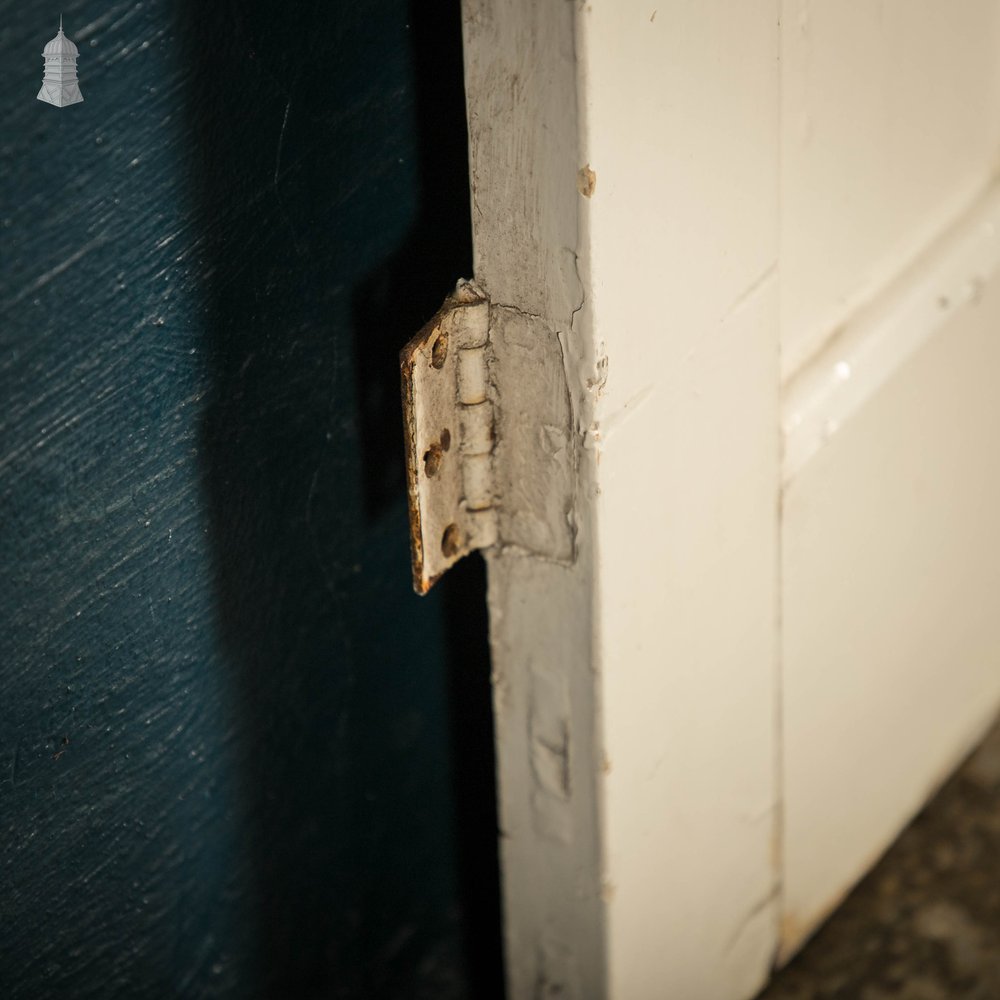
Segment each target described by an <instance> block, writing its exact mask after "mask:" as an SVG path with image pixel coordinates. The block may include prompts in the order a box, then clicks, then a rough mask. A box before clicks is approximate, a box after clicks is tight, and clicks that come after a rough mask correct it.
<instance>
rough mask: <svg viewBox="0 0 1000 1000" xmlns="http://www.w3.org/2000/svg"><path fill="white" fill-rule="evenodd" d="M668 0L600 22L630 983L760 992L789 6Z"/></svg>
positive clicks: (619, 747) (599, 437) (611, 790)
mask: <svg viewBox="0 0 1000 1000" xmlns="http://www.w3.org/2000/svg"><path fill="white" fill-rule="evenodd" d="M652 12H653V8H652V7H651V6H650V5H648V4H645V3H637V2H626V3H615V4H593V5H592V7H588V8H587V11H586V13H584V14H583V15H582V16H581V18H580V21H579V27H580V30H581V42H582V44H581V48H580V52H581V55H580V60H581V64H582V65H584V66H586V74H585V76H584V77H583V83H582V91H583V99H584V105H583V106H584V108H585V112H586V114H585V122H586V135H585V138H584V142H583V148H582V151H581V157H580V160H581V163H583V162H587V163H589V164H590V165H591V167H592V168H593V170H594V171H595V173H596V178H597V182H596V189H595V192H594V195H593V197H592V198H590V199H589V200H588V201H586V202H585V205H584V212H585V214H584V220H585V225H586V230H585V232H586V234H587V237H588V244H589V254H588V255H587V259H588V261H589V267H588V270H587V272H586V273H587V276H588V283H589V287H590V288H591V289H592V295H591V296H590V297H588V300H587V302H586V303H585V305H584V315H585V317H586V321H587V322H588V323H589V326H590V331H591V336H593V338H594V339H595V341H596V342H597V343H598V344H600V345H601V348H600V349H601V353H602V354H603V355H605V356H606V357H607V365H606V381H605V383H604V385H603V387H602V388H601V390H600V393H599V396H600V398H599V400H598V403H597V412H596V424H595V426H594V428H593V429H592V432H591V437H592V440H593V447H595V448H596V450H597V452H598V455H599V472H598V483H599V487H600V495H599V497H598V500H597V509H596V525H595V530H596V535H597V550H598V567H599V569H598V575H597V578H596V580H595V603H596V612H597V621H598V634H599V645H598V663H599V667H600V678H599V691H600V704H601V706H602V722H603V734H604V746H605V751H604V752H605V754H606V755H607V758H608V774H607V777H606V779H605V782H604V807H605V808H604V815H603V823H604V826H603V836H604V861H605V880H606V882H607V884H608V893H607V896H608V905H607V921H608V932H607V933H608V944H607V949H608V955H609V968H610V995H611V996H614V997H622V998H630V997H636V998H643V997H650V998H652V997H659V996H675V997H687V998H695V997H706V998H707V997H735V996H748V995H750V993H752V992H753V990H754V988H755V987H756V986H757V985H758V984H759V983H761V982H762V980H763V979H764V977H765V976H766V974H767V970H768V967H769V964H770V960H771V951H772V947H773V941H774V926H775V922H776V898H775V888H776V872H775V870H774V865H773V856H774V836H775V818H776V812H775V805H776V797H777V788H776V776H775V755H776V734H777V727H776V716H775V669H776V645H775V644H776V632H775V629H776V621H777V614H778V610H777V527H778V520H777V519H778V495H777V468H778V466H777V463H778V446H779V442H778V433H777V427H776V421H777V419H778V409H777V354H778V347H777V304H778V300H777V288H776V284H775V280H774V264H775V258H776V254H777V224H776V221H777V184H776V172H777V153H778V146H777V142H778V118H777V86H778V61H777V55H778V30H777V6H776V4H770V5H768V4H739V5H734V4H732V3H730V2H726V0H720V2H703V3H698V4H686V3H667V4H659V5H658V7H657V10H656V16H655V18H652ZM768 12H770V16H767V14H768ZM612 40H613V41H612Z"/></svg>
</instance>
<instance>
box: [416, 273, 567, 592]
mask: <svg viewBox="0 0 1000 1000" xmlns="http://www.w3.org/2000/svg"><path fill="white" fill-rule="evenodd" d="M400 366H401V368H402V375H403V411H404V424H405V430H406V466H407V482H408V487H409V502H410V547H411V551H412V553H413V586H414V589H415V590H416V591H417V593H418V594H426V593H427V591H428V590H430V588H431V587H432V586H433V584H434V582H435V581H436V580H437V579H438V578H439V577H440V576H441V574H442V573H444V572H445V570H447V569H448V567H449V566H451V565H452V564H453V563H455V562H457V561H458V560H459V559H461V558H462V556H464V555H466V554H467V553H469V552H471V551H472V550H473V549H485V548H490V547H492V546H502V547H504V548H505V549H508V550H510V551H512V552H513V551H517V552H521V553H527V554H531V555H536V556H541V557H542V558H545V559H549V560H555V561H559V562H570V561H572V559H573V558H574V556H575V551H576V514H575V509H574V501H575V492H574V491H575V484H576V482H577V475H576V464H577V458H578V456H577V449H578V447H579V438H580V435H578V434H577V433H576V432H575V430H574V423H573V416H572V406H571V403H570V394H569V389H568V386H567V380H566V370H565V365H564V359H563V349H562V342H561V340H560V335H559V331H558V330H557V329H556V328H555V327H554V326H553V325H552V324H550V323H549V322H547V321H546V320H545V319H544V318H543V317H541V316H537V315H535V314H533V313H530V312H525V311H524V310H521V309H518V308H517V307H515V306H510V305H499V304H498V303H496V302H491V301H490V299H489V298H488V296H487V295H486V293H485V292H484V291H483V290H482V289H481V288H480V287H479V286H477V285H475V284H474V283H473V282H470V281H461V282H459V284H458V287H457V288H456V290H455V292H454V293H453V294H452V295H451V296H449V297H448V298H447V299H446V300H445V303H444V305H443V306H442V307H441V309H440V310H439V311H438V313H437V315H436V316H435V317H434V318H433V319H432V320H431V321H430V322H429V323H428V324H427V325H426V326H425V327H424V328H423V329H422V330H421V331H420V332H419V333H418V334H417V335H416V336H415V337H414V338H413V340H411V341H410V342H409V343H408V344H407V345H406V347H405V348H403V352H402V354H401V356H400Z"/></svg>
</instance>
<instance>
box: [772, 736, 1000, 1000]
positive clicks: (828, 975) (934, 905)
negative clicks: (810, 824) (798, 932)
mask: <svg viewBox="0 0 1000 1000" xmlns="http://www.w3.org/2000/svg"><path fill="white" fill-rule="evenodd" d="M890 998H892V1000H1000V725H998V726H996V727H995V728H994V729H993V730H992V732H991V733H990V735H989V736H988V737H987V739H986V741H985V742H984V743H983V744H982V745H981V746H980V748H979V749H978V750H977V751H976V752H975V753H974V754H973V755H972V756H971V757H970V758H969V759H968V760H967V761H966V762H965V764H964V765H963V766H962V767H961V768H960V769H959V771H958V772H957V773H956V774H955V775H954V776H953V777H952V778H951V779H950V780H949V781H948V783H947V784H946V785H945V786H944V787H943V788H942V789H941V791H940V792H939V793H938V794H937V795H936V796H935V797H934V798H933V799H932V800H931V802H929V803H928V804H927V805H926V806H925V807H924V809H923V810H922V811H921V812H920V814H919V815H918V816H917V817H916V819H915V820H914V821H913V823H912V824H911V825H910V826H909V827H908V828H907V829H906V830H905V831H904V832H903V834H902V835H901V836H900V838H899V840H898V841H897V842H896V843H895V844H894V845H893V847H892V848H891V849H890V850H889V852H888V853H887V854H886V855H885V857H884V858H883V859H882V860H881V861H880V862H879V864H878V866H877V867H876V868H875V869H874V870H873V871H872V872H871V873H870V874H869V875H868V876H867V877H866V878H865V879H864V880H863V881H862V882H861V883H860V884H859V885H858V886H857V888H856V889H855V890H854V892H853V893H852V894H851V895H850V896H849V897H848V899H847V900H846V901H845V902H844V904H843V906H842V907H841V908H840V909H839V910H837V912H836V913H835V914H834V915H833V916H832V917H831V918H830V920H829V921H828V922H827V923H826V925H825V926H824V927H823V928H821V929H820V930H819V931H818V932H817V934H816V935H815V937H813V939H812V940H811V941H810V942H809V943H808V944H807V945H806V947H805V948H804V949H803V950H802V951H801V952H800V953H799V955H798V956H797V957H796V958H795V959H793V961H792V962H791V963H790V964H789V965H788V966H787V967H786V968H784V969H782V970H781V971H780V972H778V973H777V974H776V975H775V977H774V979H773V980H772V982H771V984H770V986H769V987H768V988H767V989H766V990H765V991H764V993H763V994H761V997H760V1000H890Z"/></svg>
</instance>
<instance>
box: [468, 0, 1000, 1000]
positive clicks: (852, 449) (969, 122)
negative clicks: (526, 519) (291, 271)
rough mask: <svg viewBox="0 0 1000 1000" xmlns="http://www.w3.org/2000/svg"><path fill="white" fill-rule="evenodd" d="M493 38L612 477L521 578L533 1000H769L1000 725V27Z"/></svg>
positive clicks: (514, 700) (513, 641)
mask: <svg viewBox="0 0 1000 1000" xmlns="http://www.w3.org/2000/svg"><path fill="white" fill-rule="evenodd" d="M464 21H465V44H466V81H467V93H468V103H469V125H470V152H471V170H472V195H473V222H474V236H475V247H476V273H475V277H476V280H477V282H478V283H479V285H480V286H481V287H482V288H483V289H484V290H485V291H486V293H487V294H488V295H489V296H490V298H491V300H492V302H493V303H494V305H501V306H507V307H510V309H511V310H515V311H516V312H517V314H518V315H520V316H524V317H531V318H533V319H532V321H537V323H538V324H540V326H539V327H538V328H544V329H546V330H551V331H554V335H555V336H557V337H558V341H559V345H560V348H561V354H562V361H563V369H564V375H565V389H566V391H567V392H568V395H569V399H570V402H571V407H572V415H573V422H572V427H571V433H570V434H569V436H568V438H567V437H566V436H565V435H564V436H560V435H558V434H555V435H554V434H553V433H552V429H551V428H546V427H543V426H539V427H538V438H539V447H540V448H546V447H547V448H550V450H558V451H559V452H560V455H561V459H560V461H561V463H562V467H565V466H566V461H567V459H566V456H567V455H568V456H569V464H570V465H571V467H572V468H573V469H574V470H575V471H574V475H575V479H576V482H575V489H574V492H573V495H572V498H571V502H570V503H568V504H566V505H565V506H554V507H553V508H552V509H550V510H549V512H548V518H549V521H550V523H549V524H548V525H545V524H540V525H533V526H531V527H532V531H533V532H534V534H533V535H532V537H542V536H544V534H545V529H546V528H547V529H550V533H551V534H552V536H553V537H555V536H559V535H560V533H565V530H566V526H567V524H568V525H569V526H570V528H571V530H572V534H573V546H572V553H571V554H569V555H563V556H553V555H552V554H551V553H549V554H546V553H544V552H541V553H540V552H539V551H537V550H535V549H533V548H532V547H531V546H530V545H529V546H525V545H520V544H501V545H500V546H498V547H496V548H494V549H492V550H490V552H489V553H488V559H489V564H490V610H491V619H492V625H491V627H492V643H493V653H494V662H495V692H496V698H495V700H496V716H497V739H498V759H499V768H500V775H499V782H500V801H501V823H502V839H501V852H502V854H501V856H502V863H503V870H504V896H505V912H506V934H507V962H508V980H509V992H510V995H511V997H512V1000H520V998H522V997H545V996H557V995H558V996H566V997H581V998H582V997H587V998H591V997H592V998H605V997H613V998H616V1000H643V998H657V1000H663V998H677V1000H702V998H718V1000H736V998H746V997H749V996H751V995H753V994H754V993H755V992H756V991H757V989H759V987H760V986H761V985H762V983H763V982H764V980H765V979H766V977H767V975H768V973H769V970H770V969H771V967H772V963H773V962H774V961H776V960H778V961H780V960H782V959H784V958H787V957H788V956H789V955H790V954H791V953H792V952H793V951H794V950H795V949H796V948H797V947H798V946H799V945H800V944H801V943H802V942H803V940H804V939H805V937H806V936H807V935H808V934H809V933H810V932H811V931H812V930H813V929H815V927H816V925H817V923H818V922H819V921H821V920H822V918H823V917H824V915H825V914H826V913H827V912H828V911H829V910H830V908H831V907H832V906H834V905H836V903H837V902H838V901H839V899H840V898H842V896H843V894H844V893H845V892H846V891H847V890H848V889H849V888H850V886H851V885H852V884H853V883H854V881H855V880H856V879H857V878H858V877H859V876H860V875H861V874H863V872H864V871H865V870H866V868H867V867H869V866H870V865H871V864H872V863H873V862H874V860H875V859H876V858H877V857H878V855H879V854H880V852H881V851H882V850H883V849H884V848H885V847H886V846H887V845H888V843H889V842H890V840H891V839H892V838H893V837H894V836H895V834H896V833H897V832H898V830H899V829H900V827H901V826H902V825H903V824H904V823H905V822H906V821H907V820H908V819H909V817H910V816H911V815H912V814H913V812H914V811H915V810H916V809H917V808H918V807H919V805H920V804H921V802H922V801H923V800H924V799H925V798H926V796H927V795H928V794H929V792H930V791H931V790H932V789H933V788H934V786H935V784H936V783H937V782H939V781H940V780H941V779H942V778H943V777H944V776H945V775H946V773H947V772H948V770H949V769H950V768H951V767H952V766H953V765H954V764H955V763H956V762H957V761H958V759H959V758H960V756H961V755H962V754H963V753H964V752H965V750H966V749H967V748H968V747H969V746H970V745H971V743H972V742H973V741H974V740H975V739H976V737H977V736H978V735H979V734H980V733H981V732H982V730H983V728H984V727H985V725H986V724H987V722H988V721H989V719H990V718H991V716H992V715H993V714H994V713H995V711H996V710H997V707H998V703H1000V615H998V613H997V612H998V611H1000V606H998V598H1000V569H998V567H1000V558H998V557H1000V519H998V518H997V514H996V511H998V510H1000V449H998V448H997V447H996V446H995V444H994V435H995V432H996V429H997V428H998V427H1000V392H997V390H996V388H995V382H996V374H995V373H996V372H997V371H998V370H1000V337H998V334H1000V280H998V278H997V263H998V261H1000V248H998V245H997V244H998V243H1000V231H998V227H1000V194H998V193H997V192H996V191H995V190H994V188H993V176H994V172H995V170H996V167H997V164H998V146H1000V59H998V55H1000V3H998V2H997V0H963V2H962V3H960V4H955V3H950V2H946V0H886V2H875V0H847V2H845V0H811V2H810V0H784V2H778V0H766V2H765V0H761V2H750V3H744V2H736V0H699V2H684V0H614V2H610V0H590V2H586V0H583V2H576V0H574V2H558V3H537V2H535V0H464ZM526 323H527V326H526V329H528V330H530V329H533V327H532V326H531V323H530V322H527V321H526ZM521 346H522V347H523V348H524V352H523V357H524V359H525V360H524V361H522V362H521V363H522V364H525V365H527V364H528V363H529V361H528V360H527V359H530V357H531V350H530V346H531V345H530V343H528V342H527V341H525V342H524V343H523V344H522V345H521ZM508 362H509V364H510V365H516V363H517V361H516V359H514V360H510V357H508V358H506V359H505V361H504V363H505V364H508ZM503 377H504V380H505V381H507V382H508V383H509V380H510V379H511V377H512V374H511V371H510V370H507V371H506V372H505V373H504V376H503ZM498 405H499V407H500V408H501V410H502V408H503V393H502V392H501V395H500V398H499V400H498ZM500 503H501V511H502V512H503V491H502V489H501V497H500ZM516 514H517V512H516V511H511V510H507V511H506V512H505V513H503V514H502V516H506V517H508V518H510V517H516ZM529 534H530V533H529Z"/></svg>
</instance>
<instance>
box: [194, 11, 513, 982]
mask: <svg viewBox="0 0 1000 1000" xmlns="http://www.w3.org/2000/svg"><path fill="white" fill-rule="evenodd" d="M179 27H180V29H181V30H180V41H181V45H180V48H179V53H178V57H179V58H180V59H183V60H185V63H186V65H187V66H188V67H189V69H188V72H187V78H188V80H189V89H188V94H187V101H186V109H187V110H186V113H187V131H188V135H189V140H190V153H189V156H190V176H191V180H192V184H193V190H194V196H195V199H196V208H197V217H198V226H199V229H200V234H199V235H200V247H201V253H202V260H201V262H200V263H201V265H202V267H201V273H202V274H203V276H204V282H205V288H204V292H205V302H206V314H205V319H204V329H205V336H206V343H205V345H204V353H205V358H206V361H205V364H206V371H207V375H208V385H209V388H208V396H207V398H206V403H205V412H204V419H203V425H202V429H201V441H200V452H201V456H202V462H203V485H204V491H205V499H206V503H207V505H208V507H209V511H210V532H211V536H212V551H213V555H214V560H215V580H216V601H217V615H218V626H219V629H220V631H221V634H222V639H223V643H224V646H225V649H226V655H227V659H228V662H229V663H230V666H231V684H232V688H233V700H234V708H233V720H232V724H231V731H232V738H231V740H232V744H233V752H234V756H235V757H236V758H237V759H238V761H239V763H240V766H241V769H242V770H241V773H242V782H243V795H242V799H243V809H244V815H243V816H242V817H240V822H241V829H243V830H244V831H245V836H246V838H247V842H248V843H247V846H248V848H249V851H250V856H251V859H252V868H253V871H252V874H251V876H250V881H251V884H252V886H253V892H254V899H253V900H252V901H248V914H249V919H251V920H252V921H253V922H254V929H253V935H252V936H253V938H254V940H255V941H256V942H257V954H256V961H257V964H258V972H259V982H261V983H262V984H264V985H263V993H264V994H265V995H267V996H271V997H282V998H284V997H291V996H294V997H324V998H325V997H365V998H373V997H382V996H385V997H408V998H413V997H434V998H446V997H453V996H454V997H458V996H470V997H476V998H477V1000H479V998H488V997H495V996H499V995H500V992H501V987H500V985H499V983H500V980H501V961H500V944H499V901H498V889H497V885H498V878H497V864H496V849H495V834H496V814H495V804H494V795H493V758H492V723H491V716H490V709H489V697H490V695H489V676H488V674H489V666H488V654H487V650H486V645H485V643H486V638H485V634H486V623H485V603H484V582H483V571H482V565H481V563H480V562H479V561H478V560H476V561H475V562H473V561H468V563H469V564H468V565H467V566H465V567H464V568H463V569H462V570H461V571H459V573H458V578H457V579H456V580H454V581H452V585H451V586H450V587H444V588H442V589H443V591H444V592H443V593H442V594H438V595H432V597H431V598H429V599H428V600H426V601H419V600H418V599H416V598H415V597H414V596H413V595H412V593H411V592H410V590H409V571H408V567H407V564H406V559H407V551H406V514H405V503H404V497H403V490H404V482H403V475H402V442H401V430H400V410H399V395H398V385H399V370H398V362H397V353H398V350H399V348H400V347H401V346H402V344H403V343H404V342H405V341H406V340H407V339H408V338H409V336H410V335H411V333H412V332H413V331H415V330H416V329H417V328H418V327H419V326H420V325H421V324H422V323H423V322H424V320H425V319H426V318H427V317H428V316H430V315H431V314H432V313H433V312H434V310H435V309H436V308H437V306H438V305H439V303H440V301H441V299H442V298H443V297H444V295H445V294H447V292H448V291H449V290H450V288H451V287H452V285H453V283H454V281H455V280H456V279H457V278H459V277H462V276H467V275H469V274H470V271H471V246H470V221H469V209H468V194H467V192H468V176H467V165H466V154H465V141H466V140H465V132H464V98H463V95H462V83H461V80H462V62H461V38H460V21H459V12H458V3H457V2H452V0H448V2H441V3H430V4H428V3H417V2H414V3H413V4H412V9H411V7H408V6H407V4H406V3H405V2H403V0H369V2H362V3H351V4H348V3H332V4H323V3H316V2H313V3H309V2H306V0H287V2H285V3H282V4H273V3H270V2H265V0H250V2H247V3H241V4H237V3H236V2H235V0H230V2H225V3H219V4H213V5H206V4H204V3H202V2H200V0H199V2H197V3H196V2H195V0H183V2H182V3H181V4H180V15H179ZM449 734H450V736H449ZM449 739H450V742H449Z"/></svg>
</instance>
